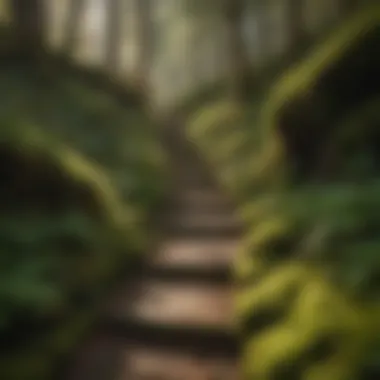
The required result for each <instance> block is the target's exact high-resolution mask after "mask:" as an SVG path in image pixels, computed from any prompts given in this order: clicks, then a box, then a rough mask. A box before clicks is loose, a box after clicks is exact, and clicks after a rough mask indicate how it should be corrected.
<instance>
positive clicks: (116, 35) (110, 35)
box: [106, 0, 122, 73]
mask: <svg viewBox="0 0 380 380" xmlns="http://www.w3.org/2000/svg"><path fill="white" fill-rule="evenodd" d="M107 1H108V5H107V27H106V28H107V32H106V33H107V37H106V66H107V69H108V71H109V72H110V73H116V72H117V71H118V69H119V63H120V52H121V48H122V46H121V36H122V31H121V25H122V0H107Z"/></svg>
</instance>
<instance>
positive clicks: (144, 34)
mask: <svg viewBox="0 0 380 380" xmlns="http://www.w3.org/2000/svg"><path fill="white" fill-rule="evenodd" d="M153 1H154V0H153ZM152 4H153V3H152V2H151V0H135V6H136V8H135V9H136V21H137V33H136V35H137V43H136V44H137V47H138V52H137V59H136V63H135V64H136V66H135V80H136V85H137V87H138V90H139V91H140V92H141V93H142V95H143V96H145V97H147V96H148V94H149V87H150V69H151V64H152V58H153V48H154V46H153V44H154V40H153V39H154V30H153V28H152Z"/></svg>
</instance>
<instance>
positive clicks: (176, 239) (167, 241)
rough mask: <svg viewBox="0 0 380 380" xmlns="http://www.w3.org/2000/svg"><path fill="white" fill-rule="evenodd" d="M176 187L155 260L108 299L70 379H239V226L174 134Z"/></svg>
mask: <svg viewBox="0 0 380 380" xmlns="http://www.w3.org/2000/svg"><path fill="white" fill-rule="evenodd" d="M168 148H169V150H170V152H171V154H172V155H173V157H172V162H173V171H174V173H175V179H176V184H175V191H174V194H173V197H172V200H171V202H170V205H168V208H167V213H165V215H163V216H162V229H163V236H164V238H163V239H162V242H161V243H160V244H159V246H158V247H157V250H156V251H155V252H154V253H153V254H152V257H151V261H150V262H149V263H148V265H147V266H146V267H145V268H144V269H143V272H142V273H139V274H136V278H135V279H133V280H132V281H130V280H129V281H128V283H126V284H125V286H124V288H123V287H122V288H121V290H120V293H119V294H117V295H115V298H114V299H112V300H110V307H109V310H108V311H107V317H108V318H109V320H110V321H112V325H114V326H118V328H117V331H114V333H113V334H111V333H110V332H99V333H98V334H96V335H95V336H94V337H93V338H91V339H90V340H89V341H88V344H87V345H86V347H84V348H83V351H82V353H80V355H79V356H78V358H77V361H76V363H75V365H74V366H73V368H71V369H70V371H69V372H70V373H69V376H68V380H236V379H238V378H239V376H238V370H237V347H236V346H237V342H236V337H235V334H234V331H233V315H232V292H233V289H232V283H231V280H230V278H229V267H230V264H231V260H232V257H233V256H234V255H235V253H236V246H237V243H238V239H239V235H240V231H241V226H240V223H239V221H238V220H237V218H236V217H235V216H234V214H233V206H232V205H231V204H229V202H228V200H227V198H226V197H225V196H224V195H223V194H222V193H221V192H220V190H219V189H218V188H217V187H216V185H215V184H214V183H213V182H212V180H210V176H209V174H208V173H207V172H206V170H205V169H204V166H203V165H202V164H201V162H200V160H199V159H198V158H197V157H196V155H195V154H194V152H193V151H192V148H191V146H190V144H184V143H183V140H182V139H181V138H179V136H176V137H175V138H174V139H171V140H170V139H169V140H168Z"/></svg>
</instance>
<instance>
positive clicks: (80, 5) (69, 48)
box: [48, 0, 85, 56]
mask: <svg viewBox="0 0 380 380" xmlns="http://www.w3.org/2000/svg"><path fill="white" fill-rule="evenodd" d="M48 1H51V0H48ZM84 5H85V1H84V0H70V2H69V5H68V10H67V16H66V27H65V31H64V33H65V35H64V41H63V51H64V53H65V54H67V55H68V56H71V55H72V54H73V52H74V50H75V41H76V39H77V37H78V32H79V25H80V22H81V16H82V15H83V11H84Z"/></svg>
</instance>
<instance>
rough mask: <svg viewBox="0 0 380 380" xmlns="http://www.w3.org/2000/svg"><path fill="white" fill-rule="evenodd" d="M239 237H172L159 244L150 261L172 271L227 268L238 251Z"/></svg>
mask: <svg viewBox="0 0 380 380" xmlns="http://www.w3.org/2000/svg"><path fill="white" fill-rule="evenodd" d="M238 243H239V241H238V240H237V239H224V238H219V239H217V238H203V239H189V238H187V239H186V238H171V239H166V240H164V241H163V242H161V243H160V244H159V245H158V246H157V250H156V252H155V253H154V254H153V255H152V256H151V259H150V263H149V265H150V266H152V267H155V268H157V269H166V270H172V271H176V270H179V271H185V270H191V271H209V270H226V269H228V268H229V267H230V265H231V263H232V261H233V258H234V256H235V254H236V250H237V246H238Z"/></svg>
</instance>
